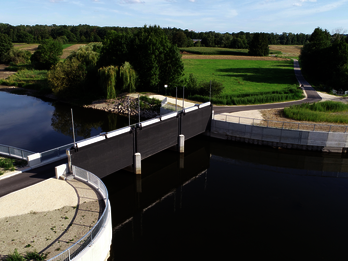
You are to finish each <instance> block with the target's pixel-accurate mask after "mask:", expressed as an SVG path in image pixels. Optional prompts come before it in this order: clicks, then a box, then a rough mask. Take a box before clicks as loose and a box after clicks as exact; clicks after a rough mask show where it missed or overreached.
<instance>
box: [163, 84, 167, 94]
mask: <svg viewBox="0 0 348 261" xmlns="http://www.w3.org/2000/svg"><path fill="white" fill-rule="evenodd" d="M164 88H166V96H167V88H168V85H167V84H165V85H164Z"/></svg>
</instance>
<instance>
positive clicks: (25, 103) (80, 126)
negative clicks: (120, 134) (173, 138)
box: [0, 92, 133, 152]
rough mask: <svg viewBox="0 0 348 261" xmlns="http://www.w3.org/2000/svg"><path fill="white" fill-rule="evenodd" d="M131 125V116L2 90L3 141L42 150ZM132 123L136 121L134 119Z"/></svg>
mask: <svg viewBox="0 0 348 261" xmlns="http://www.w3.org/2000/svg"><path fill="white" fill-rule="evenodd" d="M71 108H72V109H73V113H74V122H75V132H76V140H81V139H84V138H88V137H91V136H94V135H98V134H99V133H100V132H103V131H111V130H114V129H117V128H121V127H124V126H125V125H127V124H128V118H126V117H122V116H118V115H116V114H112V113H106V112H103V111H97V110H92V109H85V108H80V107H74V106H71V105H69V104H65V103H60V102H54V101H50V100H42V99H39V98H35V97H31V96H26V95H15V94H11V93H6V92H0V144H5V145H11V146H14V147H19V148H22V149H27V150H30V151H34V152H43V151H45V150H49V149H52V148H56V147H59V146H63V145H65V144H69V143H72V142H73V136H72V125H71V114H70V109H71ZM132 122H133V120H132Z"/></svg>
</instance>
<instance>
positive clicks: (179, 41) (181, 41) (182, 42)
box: [172, 31, 187, 47]
mask: <svg viewBox="0 0 348 261" xmlns="http://www.w3.org/2000/svg"><path fill="white" fill-rule="evenodd" d="M172 42H173V44H176V45H177V46H178V47H186V45H187V37H186V35H185V34H184V32H182V31H179V32H177V33H176V34H174V36H173V41H172Z"/></svg>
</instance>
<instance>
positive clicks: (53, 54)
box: [30, 39, 63, 70]
mask: <svg viewBox="0 0 348 261" xmlns="http://www.w3.org/2000/svg"><path fill="white" fill-rule="evenodd" d="M62 53H63V45H62V43H60V42H58V41H55V40H53V39H46V40H44V41H43V42H42V44H40V45H39V47H38V49H37V50H36V51H35V53H34V54H33V55H32V56H31V58H30V60H31V64H32V65H33V67H34V68H35V69H38V70H49V69H50V68H51V67H52V66H53V65H56V64H57V63H58V62H59V59H60V56H61V55H62Z"/></svg>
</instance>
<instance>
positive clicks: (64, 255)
mask: <svg viewBox="0 0 348 261" xmlns="http://www.w3.org/2000/svg"><path fill="white" fill-rule="evenodd" d="M72 169H73V174H74V176H75V177H77V178H79V179H81V180H83V181H85V182H87V183H88V184H91V185H93V186H94V187H95V188H96V189H97V190H98V191H99V192H100V193H101V194H102V196H103V198H104V202H105V209H104V211H103V214H102V215H101V217H100V218H99V220H98V222H97V223H96V224H95V225H94V227H93V228H92V229H91V230H90V231H88V232H87V233H86V234H85V235H84V236H83V237H82V238H81V239H80V240H79V241H77V242H76V243H75V244H73V245H72V246H71V247H69V248H68V249H66V250H64V251H63V252H61V253H60V254H58V255H56V256H55V257H52V258H51V259H49V261H63V260H64V261H70V260H72V259H73V258H75V257H76V256H77V255H78V254H79V253H81V252H82V251H83V250H84V249H85V248H87V247H88V246H89V245H90V244H91V243H92V242H93V240H94V239H95V238H96V237H97V236H98V233H99V232H100V230H101V229H102V228H103V227H105V222H106V219H107V218H108V214H109V211H110V208H109V203H108V202H109V194H108V190H107V188H106V186H105V184H104V183H103V181H101V180H100V179H99V178H98V177H97V176H96V175H94V174H93V173H91V172H89V171H87V170H84V169H81V168H79V167H76V166H72Z"/></svg>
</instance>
